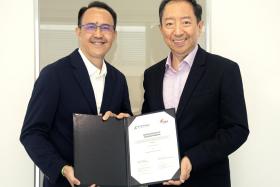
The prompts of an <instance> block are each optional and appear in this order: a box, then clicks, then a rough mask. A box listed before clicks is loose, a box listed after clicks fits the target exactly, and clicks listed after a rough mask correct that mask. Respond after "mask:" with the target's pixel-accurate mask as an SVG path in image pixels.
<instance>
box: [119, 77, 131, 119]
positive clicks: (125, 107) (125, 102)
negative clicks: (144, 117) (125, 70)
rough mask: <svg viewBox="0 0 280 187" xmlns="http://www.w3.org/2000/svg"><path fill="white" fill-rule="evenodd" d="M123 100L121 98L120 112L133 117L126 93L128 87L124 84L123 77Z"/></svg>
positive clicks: (127, 93)
mask: <svg viewBox="0 0 280 187" xmlns="http://www.w3.org/2000/svg"><path fill="white" fill-rule="evenodd" d="M123 77H124V78H123V98H122V101H123V102H122V109H121V112H125V113H128V114H130V115H131V116H133V113H132V111H131V105H130V100H129V92H128V86H127V82H126V78H125V76H123Z"/></svg>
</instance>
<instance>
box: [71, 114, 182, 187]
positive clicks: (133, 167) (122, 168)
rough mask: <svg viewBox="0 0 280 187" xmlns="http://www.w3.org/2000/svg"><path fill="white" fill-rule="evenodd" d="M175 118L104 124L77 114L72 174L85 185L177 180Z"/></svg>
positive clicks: (163, 116) (150, 116)
mask: <svg viewBox="0 0 280 187" xmlns="http://www.w3.org/2000/svg"><path fill="white" fill-rule="evenodd" d="M174 116H175V112H174V109H168V110H165V111H160V112H155V113H150V114H145V115H140V116H136V117H135V116H133V117H128V118H124V119H121V120H118V119H115V118H109V119H108V120H107V121H103V120H102V117H101V116H94V115H84V114H75V115H74V160H75V161H74V165H75V167H74V168H75V175H76V176H77V177H78V178H79V179H80V181H81V184H85V185H89V184H93V183H94V184H97V185H112V186H137V185H143V184H151V183H160V182H162V181H165V180H170V179H178V178H179V173H180V165H179V163H180V161H179V154H178V142H177V132H176V123H175V118H174Z"/></svg>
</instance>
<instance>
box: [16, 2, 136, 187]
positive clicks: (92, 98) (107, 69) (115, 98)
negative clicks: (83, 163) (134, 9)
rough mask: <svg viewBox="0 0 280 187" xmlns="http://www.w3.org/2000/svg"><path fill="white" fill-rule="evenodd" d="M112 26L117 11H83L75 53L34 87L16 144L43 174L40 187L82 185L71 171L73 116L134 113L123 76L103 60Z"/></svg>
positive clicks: (95, 6)
mask: <svg viewBox="0 0 280 187" xmlns="http://www.w3.org/2000/svg"><path fill="white" fill-rule="evenodd" d="M116 24H117V15H116V13H115V11H114V10H113V9H112V8H111V7H109V6H108V5H107V4H105V3H102V2H98V1H95V2H92V3H90V4H89V5H88V6H87V7H83V8H81V9H80V11H79V15H78V27H77V28H76V35H77V38H78V40H79V44H80V47H79V49H76V50H74V51H73V52H72V53H71V54H69V55H68V56H66V57H64V58H62V59H60V60H58V61H56V62H55V63H53V64H50V65H48V66H47V67H45V68H44V69H43V70H42V71H41V73H40V76H39V77H38V79H37V81H36V83H35V86H34V90H33V93H32V96H31V99H30V102H29V105H28V109H27V112H26V116H25V120H24V124H23V128H22V132H21V135H20V141H21V142H22V144H23V145H24V147H25V149H26V151H27V153H28V154H29V156H30V157H31V159H32V160H33V161H34V162H35V164H36V165H37V166H38V167H39V168H40V169H41V171H42V172H43V173H44V187H70V186H74V185H79V184H80V181H79V179H77V178H76V177H75V175H74V169H73V155H74V154H73V114H74V113H80V114H93V115H97V114H100V115H101V114H102V115H104V116H103V118H104V120H106V119H107V118H108V117H109V116H115V117H118V118H123V117H127V116H129V115H132V113H131V108H130V102H129V95H128V88H127V83H126V79H125V77H124V75H123V74H122V73H121V72H120V71H118V70H117V69H116V68H114V67H113V66H112V65H110V64H109V63H108V62H106V61H105V60H104V56H105V54H106V53H107V52H108V50H109V49H110V48H111V45H112V43H113V41H114V39H115V37H116V30H115V28H116ZM117 114H118V115H117ZM100 144H102V142H100Z"/></svg>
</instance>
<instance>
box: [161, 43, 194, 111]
mask: <svg viewBox="0 0 280 187" xmlns="http://www.w3.org/2000/svg"><path fill="white" fill-rule="evenodd" d="M197 49H198V46H196V47H195V48H194V49H193V50H192V51H191V52H190V53H189V54H188V55H187V56H186V57H185V58H184V59H183V61H182V62H180V65H179V69H178V71H176V70H175V69H173V68H172V66H171V62H172V54H171V53H170V54H169V55H168V57H167V60H166V69H165V74H164V78H163V102H164V107H165V108H166V109H167V108H175V110H176V111H177V108H178V104H179V101H180V98H181V95H182V92H183V89H184V87H185V84H186V81H187V78H188V75H189V72H190V70H191V67H192V64H193V61H194V57H195V55H196V52H197Z"/></svg>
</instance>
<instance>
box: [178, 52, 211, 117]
mask: <svg viewBox="0 0 280 187" xmlns="http://www.w3.org/2000/svg"><path fill="white" fill-rule="evenodd" d="M205 58H206V52H205V51H204V50H203V49H201V48H200V47H199V48H198V51H197V54H196V56H195V59H194V63H193V66H192V68H191V70H190V73H189V76H188V79H187V81H186V84H185V86H184V89H183V92H182V95H181V98H180V101H179V105H178V109H177V112H176V117H177V119H178V118H180V116H181V115H182V114H183V110H184V108H185V107H186V106H187V104H188V102H189V101H190V99H191V96H192V93H193V91H194V89H195V88H196V86H197V84H198V83H199V81H200V79H201V77H202V75H203V74H204V72H205Z"/></svg>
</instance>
